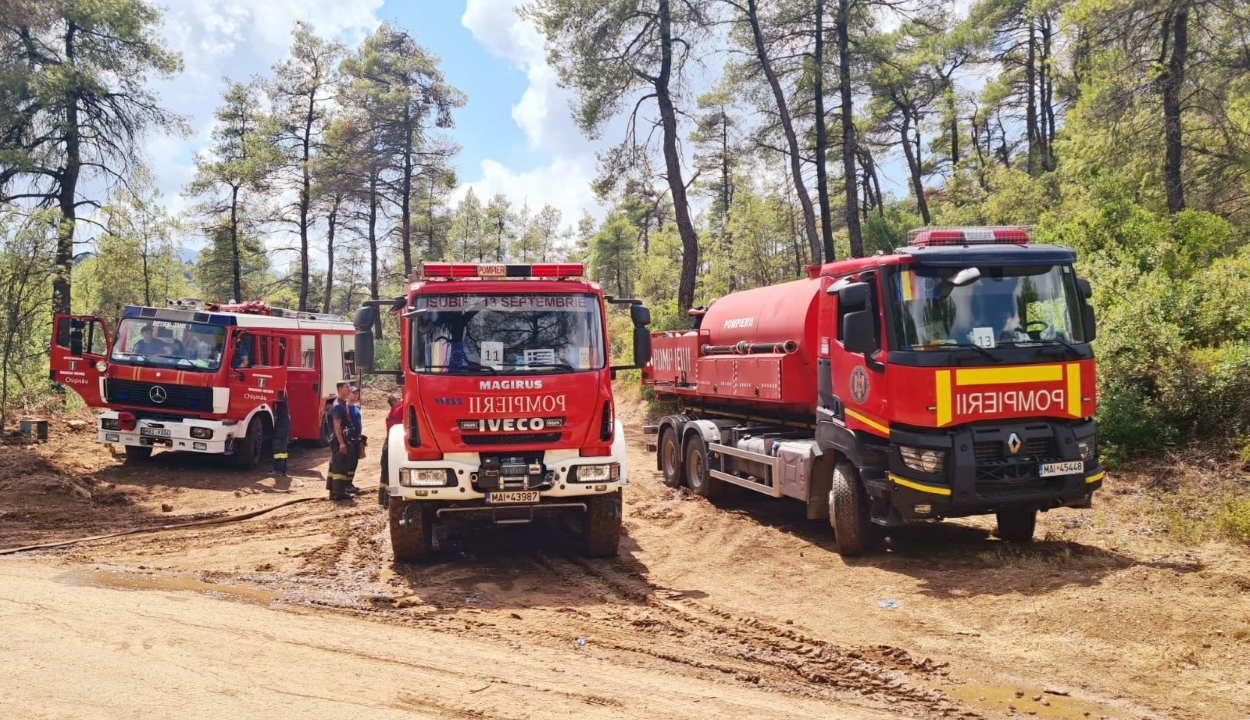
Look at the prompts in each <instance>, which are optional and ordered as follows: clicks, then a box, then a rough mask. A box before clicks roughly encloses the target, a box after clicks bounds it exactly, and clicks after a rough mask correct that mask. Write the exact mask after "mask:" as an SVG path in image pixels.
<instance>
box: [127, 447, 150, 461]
mask: <svg viewBox="0 0 1250 720" xmlns="http://www.w3.org/2000/svg"><path fill="white" fill-rule="evenodd" d="M150 457H152V446H151V445H127V446H126V462H128V463H129V462H139V461H140V460H147V459H148V458H150Z"/></svg>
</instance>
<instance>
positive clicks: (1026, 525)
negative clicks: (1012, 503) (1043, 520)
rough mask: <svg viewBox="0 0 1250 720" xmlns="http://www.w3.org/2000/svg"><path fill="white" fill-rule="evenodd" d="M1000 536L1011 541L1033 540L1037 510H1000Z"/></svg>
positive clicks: (1026, 541) (1023, 541)
mask: <svg viewBox="0 0 1250 720" xmlns="http://www.w3.org/2000/svg"><path fill="white" fill-rule="evenodd" d="M997 514H998V537H1000V538H1002V539H1003V540H1006V541H1007V542H1011V543H1028V542H1033V529H1034V528H1035V527H1037V510H999V511H998V513H997Z"/></svg>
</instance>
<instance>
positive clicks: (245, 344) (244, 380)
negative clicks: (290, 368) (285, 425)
mask: <svg viewBox="0 0 1250 720" xmlns="http://www.w3.org/2000/svg"><path fill="white" fill-rule="evenodd" d="M230 343H231V344H230V369H229V371H228V375H227V377H228V378H229V381H228V383H227V386H228V387H229V388H230V410H229V413H230V417H231V418H234V419H236V420H242V419H243V418H245V417H247V415H248V413H250V412H252V410H254V409H255V408H257V407H258V406H260V405H269V406H270V407H273V405H274V404H275V403H277V402H278V401H279V400H285V399H286V392H287V390H286V380H287V369H286V353H287V344H288V340H287V338H286V337H283V336H281V335H279V334H276V333H266V332H264V331H257V330H246V331H243V332H239V333H236V334H235V335H234V337H233V338H231V341H230Z"/></svg>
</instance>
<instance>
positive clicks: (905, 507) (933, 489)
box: [869, 462, 1107, 520]
mask: <svg viewBox="0 0 1250 720" xmlns="http://www.w3.org/2000/svg"><path fill="white" fill-rule="evenodd" d="M1106 475H1107V473H1106V471H1105V470H1103V469H1102V467H1101V466H1099V465H1098V464H1096V463H1092V462H1091V463H1086V469H1085V471H1084V472H1082V473H1080V474H1075V475H1061V476H1056V477H1051V478H1045V479H1044V480H1042V481H1039V482H1038V483H1036V486H1035V487H1030V488H1020V489H1019V490H1018V491H1015V492H1010V493H996V494H980V493H977V492H976V491H975V490H972V491H969V490H962V491H960V490H958V489H957V488H952V487H950V486H948V485H941V484H936V483H933V482H932V481H925V480H917V479H913V478H908V477H905V476H903V475H900V474H899V473H885V476H884V478H881V479H879V480H878V482H873V483H869V487H870V488H877V489H883V490H884V491H885V492H884V493H881V494H880V497H882V499H888V502H889V503H890V505H891V506H892V508H893V510H894V511H895V512H896V513H897V516H898V517H899V518H900V519H902V520H923V519H932V518H941V517H965V516H968V515H982V514H985V513H990V512H996V511H998V510H1005V509H1013V508H1036V509H1050V508H1057V507H1077V508H1083V507H1089V506H1090V502H1091V499H1092V496H1093V493H1094V491H1096V490H1098V489H1100V488H1101V487H1102V483H1103V480H1104V479H1105V478H1106ZM874 494H875V495H876V494H878V493H876V492H874ZM891 515H893V513H891Z"/></svg>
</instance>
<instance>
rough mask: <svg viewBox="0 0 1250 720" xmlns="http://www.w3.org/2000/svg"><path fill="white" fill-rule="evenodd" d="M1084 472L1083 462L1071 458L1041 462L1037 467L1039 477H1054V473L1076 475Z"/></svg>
mask: <svg viewBox="0 0 1250 720" xmlns="http://www.w3.org/2000/svg"><path fill="white" fill-rule="evenodd" d="M1083 472H1085V463H1084V462H1083V461H1081V460H1072V461H1070V462H1057V463H1041V465H1040V466H1039V467H1038V470H1037V474H1038V475H1039V476H1040V477H1054V476H1056V475H1076V474H1079V473H1083Z"/></svg>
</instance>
